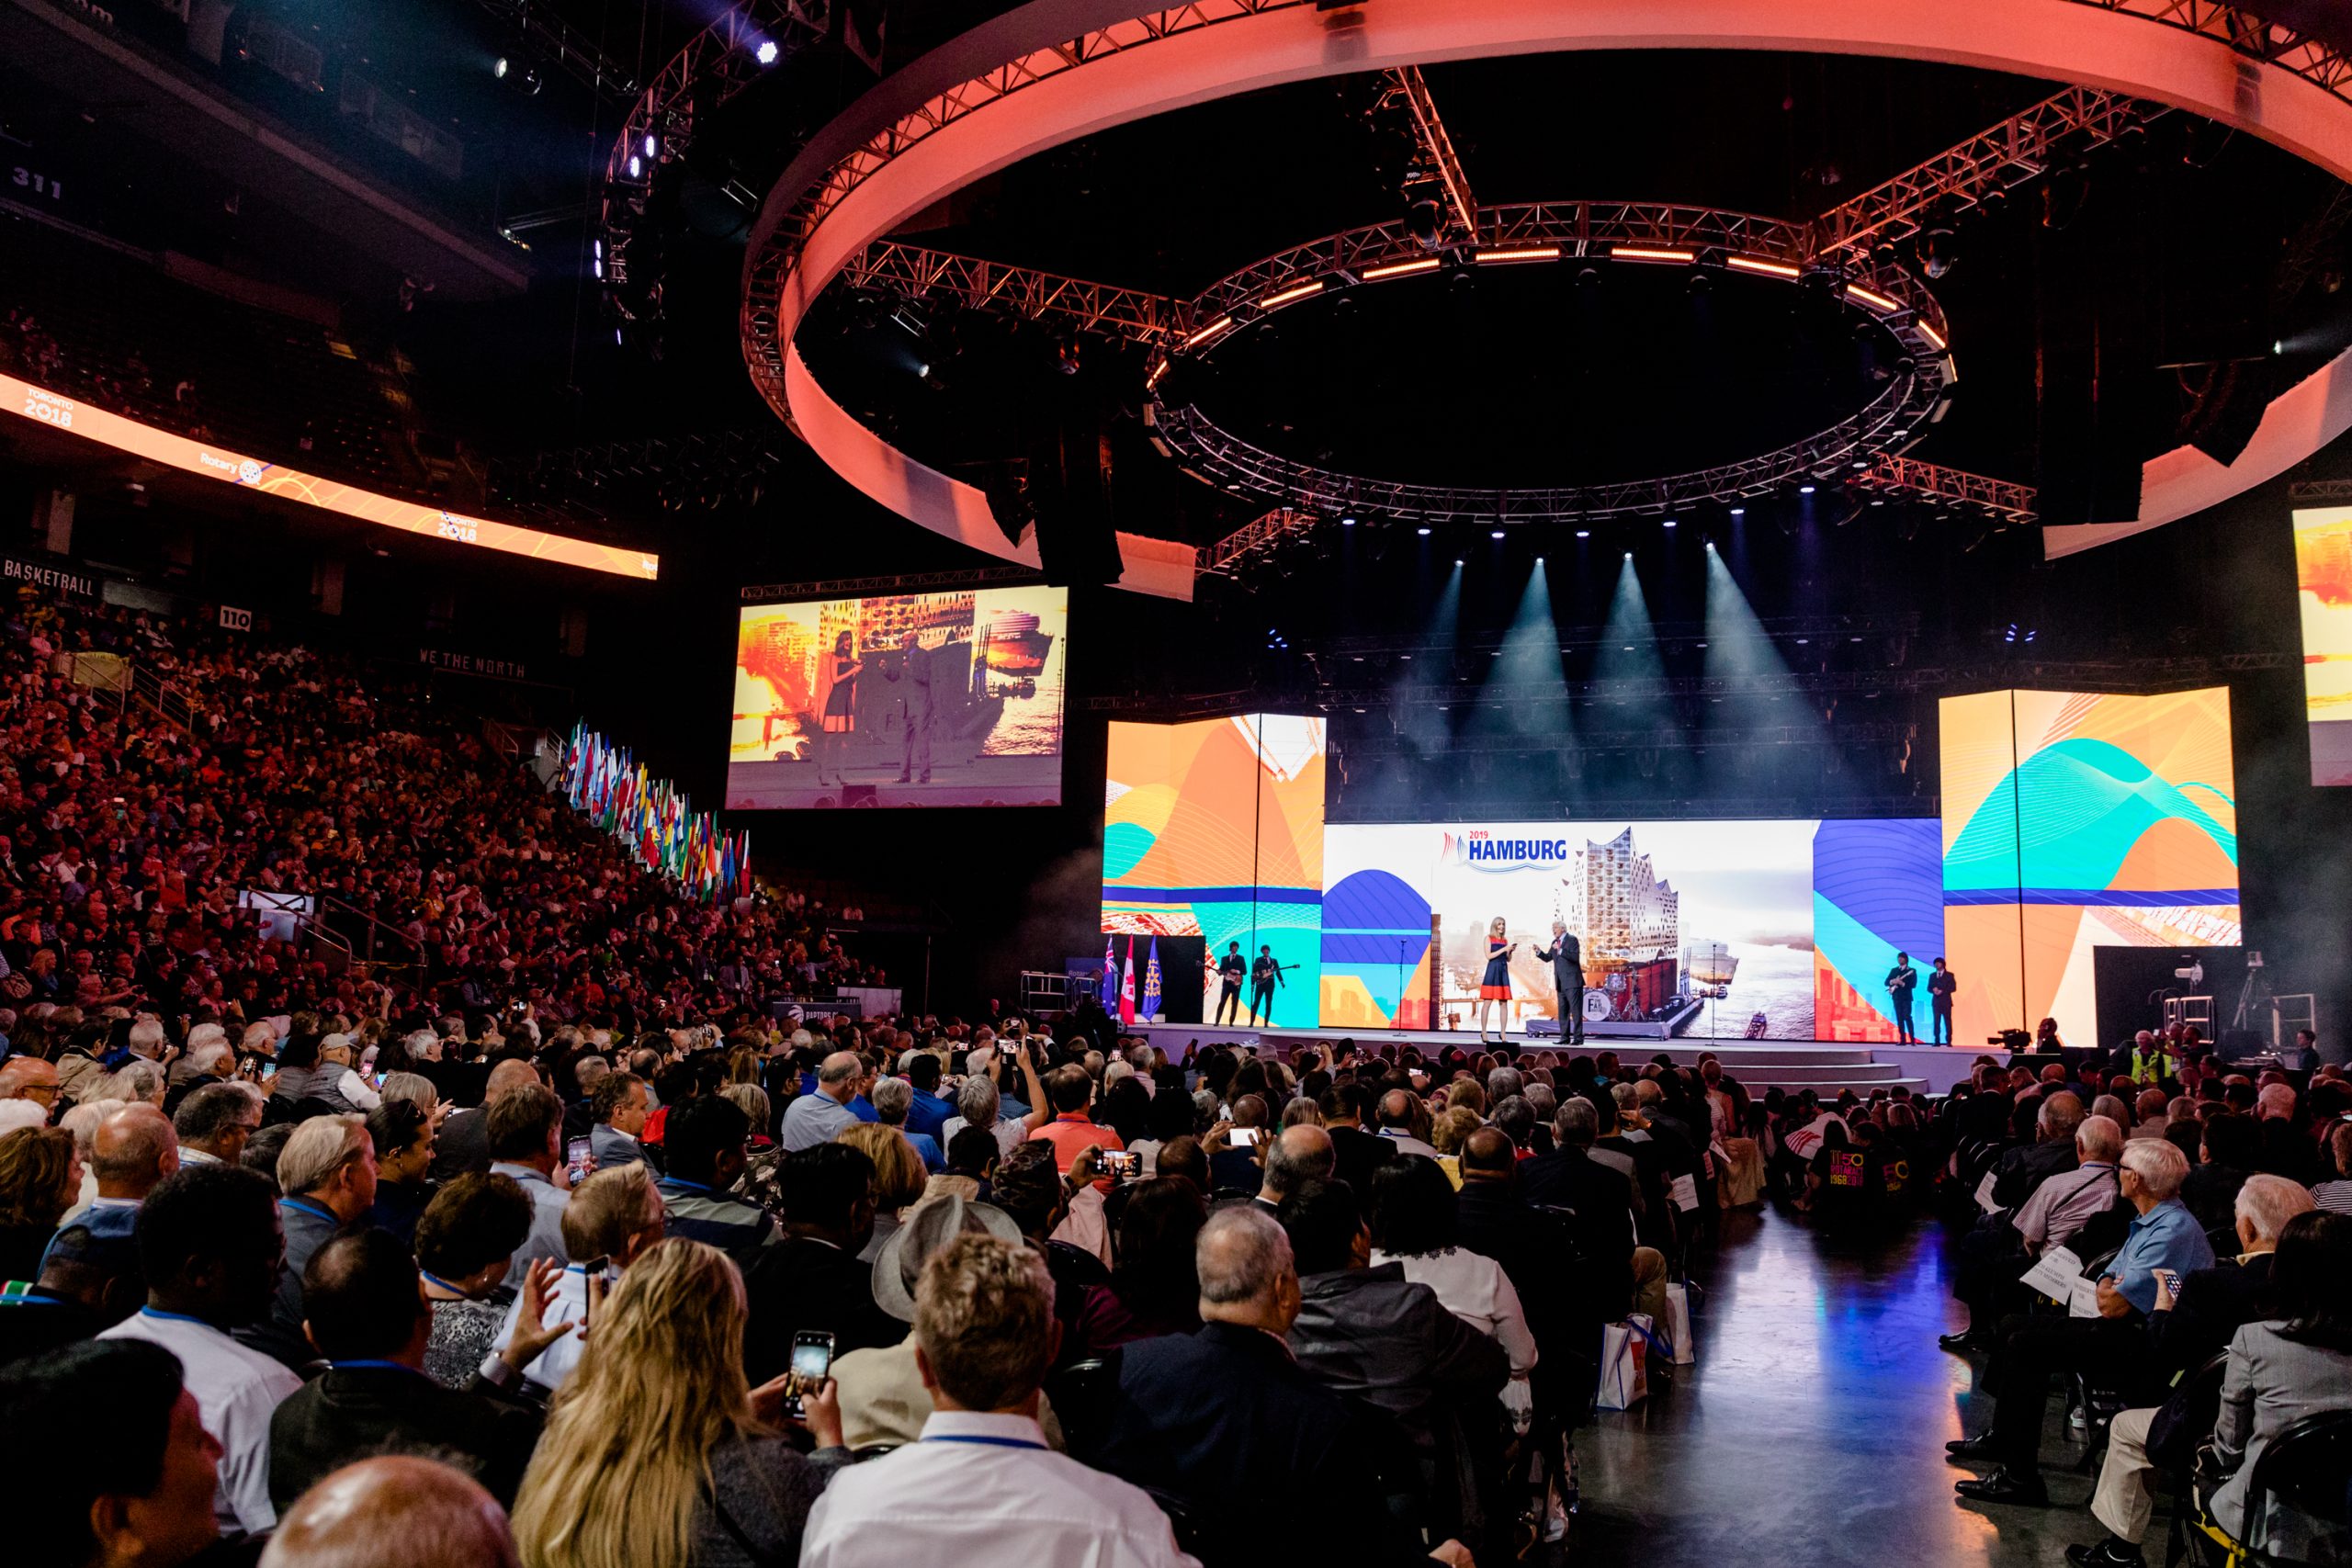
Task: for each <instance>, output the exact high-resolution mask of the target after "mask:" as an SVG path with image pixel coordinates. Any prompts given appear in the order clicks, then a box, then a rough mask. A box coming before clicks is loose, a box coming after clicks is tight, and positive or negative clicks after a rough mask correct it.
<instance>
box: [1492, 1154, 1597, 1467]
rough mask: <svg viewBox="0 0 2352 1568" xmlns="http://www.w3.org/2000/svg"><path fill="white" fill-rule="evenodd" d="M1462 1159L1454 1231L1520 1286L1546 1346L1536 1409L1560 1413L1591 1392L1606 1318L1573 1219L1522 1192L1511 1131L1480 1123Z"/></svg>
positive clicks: (1533, 1328)
mask: <svg viewBox="0 0 2352 1568" xmlns="http://www.w3.org/2000/svg"><path fill="white" fill-rule="evenodd" d="M1530 1163H1532V1162H1530ZM1461 1166H1462V1191H1461V1194H1460V1196H1459V1198H1458V1199H1457V1201H1456V1203H1455V1209H1454V1226H1455V1229H1454V1235H1455V1237H1456V1239H1458V1240H1459V1241H1460V1242H1461V1243H1462V1245H1463V1246H1464V1247H1468V1248H1469V1249H1470V1250H1471V1251H1473V1252H1475V1253H1477V1254H1478V1255H1480V1256H1481V1257H1484V1258H1493V1259H1494V1260H1495V1261H1496V1262H1498V1263H1499V1264H1501V1265H1502V1269H1503V1273H1504V1274H1505V1275H1507V1276H1509V1278H1510V1283H1511V1288H1512V1289H1513V1290H1515V1291H1517V1292H1519V1301H1520V1305H1521V1308H1522V1309H1524V1310H1525V1312H1526V1314H1527V1327H1528V1330H1529V1332H1530V1333H1532V1334H1533V1335H1534V1336H1535V1345H1536V1348H1537V1349H1538V1350H1540V1351H1541V1352H1542V1355H1541V1356H1540V1357H1539V1358H1538V1359H1537V1360H1536V1363H1535V1373H1534V1380H1533V1382H1534V1394H1535V1413H1536V1416H1537V1417H1538V1418H1539V1419H1543V1420H1547V1421H1548V1420H1556V1419H1558V1418H1559V1417H1561V1416H1564V1415H1565V1414H1566V1413H1567V1411H1568V1409H1569V1407H1570V1406H1571V1404H1581V1402H1582V1400H1583V1398H1584V1397H1585V1394H1586V1393H1588V1392H1589V1388H1590V1385H1591V1382H1592V1375H1593V1371H1594V1361H1593V1356H1594V1352H1595V1350H1596V1349H1597V1348H1598V1342H1597V1340H1596V1338H1595V1331H1596V1330H1597V1329H1598V1328H1599V1327H1600V1325H1601V1324H1602V1323H1604V1322H1607V1321H1609V1320H1608V1318H1605V1317H1603V1316H1601V1315H1600V1304H1599V1303H1596V1302H1595V1301H1594V1300H1593V1299H1592V1291H1591V1286H1590V1282H1589V1281H1590V1279H1591V1276H1592V1273H1593V1270H1592V1269H1591V1266H1590V1265H1589V1263H1582V1262H1581V1260H1579V1259H1578V1258H1577V1248H1576V1235H1575V1227H1574V1225H1573V1224H1572V1222H1570V1221H1568V1220H1567V1219H1566V1218H1564V1217H1563V1216H1561V1215H1558V1214H1555V1213H1547V1212H1545V1211H1544V1210H1541V1209H1538V1208H1536V1207H1535V1205H1534V1204H1532V1203H1530V1202H1529V1201H1527V1200H1526V1199H1525V1198H1524V1197H1522V1196H1521V1193H1520V1190H1519V1170H1520V1166H1521V1161H1520V1158H1519V1155H1518V1151H1517V1150H1516V1149H1514V1148H1513V1147H1512V1145H1511V1141H1510V1137H1509V1136H1507V1135H1506V1134H1503V1133H1501V1132H1499V1131H1498V1130H1497V1129H1495V1128H1493V1127H1481V1128H1479V1129H1478V1130H1477V1131H1476V1132H1475V1133H1473V1134H1470V1135H1469V1136H1468V1137H1467V1138H1464V1140H1463V1141H1462V1159H1461ZM1610 1174H1611V1175H1612V1176H1613V1175H1615V1174H1616V1173H1615V1172H1614V1171H1611V1173H1610Z"/></svg>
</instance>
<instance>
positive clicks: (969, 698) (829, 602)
mask: <svg viewBox="0 0 2352 1568" xmlns="http://www.w3.org/2000/svg"><path fill="white" fill-rule="evenodd" d="M1068 634H1069V591H1068V590H1066V589H1062V588H1054V587H1047V586H1045V585H1043V584H1024V585H1023V586H1020V587H1015V588H984V589H977V590H975V589H968V588H967V589H960V590H950V591H944V592H935V593H898V594H890V595H887V596H882V597H876V598H866V599H822V600H813V601H808V602H803V603H797V604H755V605H747V606H745V607H744V610H743V613H742V616H741V622H740V624H739V626H738V627H737V632H736V638H735V712H734V725H733V733H732V735H731V737H730V739H729V748H728V764H727V805H728V807H729V808H730V809H733V810H747V809H759V808H762V807H881V806H1054V805H1058V804H1059V803H1060V801H1061V795H1062V698H1063V671H1064V669H1065V666H1066V660H1067V659H1068V652H1069V650H1068V647H1067V644H1068V641H1069V636H1068Z"/></svg>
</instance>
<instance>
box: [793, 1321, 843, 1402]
mask: <svg viewBox="0 0 2352 1568" xmlns="http://www.w3.org/2000/svg"><path fill="white" fill-rule="evenodd" d="M832 1370H833V1337H832V1336H831V1335H830V1334H811V1333H807V1332H802V1333H799V1334H796V1335H794V1336H793V1337H792V1375H793V1376H795V1377H797V1378H798V1379H800V1380H801V1381H802V1382H806V1383H811V1384H813V1383H817V1382H822V1381H823V1380H824V1379H825V1378H826V1377H828V1376H830V1375H831V1372H832ZM784 1407H785V1408H786V1410H788V1411H790V1412H791V1413H792V1414H793V1415H794V1416H799V1415H800V1413H801V1405H800V1396H799V1395H798V1394H797V1393H796V1394H793V1395H792V1396H790V1397H789V1398H787V1399H786V1401H785V1402H784Z"/></svg>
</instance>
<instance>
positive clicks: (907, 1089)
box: [873, 1056, 947, 1172]
mask: <svg viewBox="0 0 2352 1568" xmlns="http://www.w3.org/2000/svg"><path fill="white" fill-rule="evenodd" d="M921 1059H922V1060H923V1061H926V1062H928V1061H931V1058H930V1057H928V1056H924V1057H922V1058H921ZM936 1065H937V1064H935V1063H934V1064H933V1066H936ZM873 1102H874V1114H875V1116H876V1118H877V1119H878V1120H879V1124H880V1125H882V1126H885V1127H888V1128H890V1129H891V1130H892V1131H894V1132H896V1133H897V1134H899V1136H900V1137H902V1138H904V1139H906V1141H907V1146H908V1147H910V1148H911V1149H913V1150H914V1152H915V1157H916V1158H918V1159H920V1160H921V1161H922V1168H923V1169H924V1170H925V1171H927V1172H936V1171H942V1170H945V1169H946V1168H947V1156H946V1155H945V1153H944V1152H943V1151H942V1150H941V1148H940V1146H939V1140H938V1139H937V1138H935V1137H933V1136H932V1135H931V1134H928V1133H918V1132H916V1131H915V1130H914V1129H913V1128H911V1127H910V1126H908V1125H907V1113H908V1111H910V1109H912V1107H913V1104H914V1089H913V1088H912V1087H911V1086H910V1085H909V1084H908V1082H907V1080H906V1079H904V1078H883V1079H881V1080H879V1081H878V1082H876V1084H875V1086H874V1094H873Z"/></svg>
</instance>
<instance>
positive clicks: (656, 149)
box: [645, 130, 662, 158]
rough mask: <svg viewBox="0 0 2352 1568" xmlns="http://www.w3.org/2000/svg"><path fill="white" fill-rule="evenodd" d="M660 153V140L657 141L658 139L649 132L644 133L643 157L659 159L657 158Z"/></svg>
mask: <svg viewBox="0 0 2352 1568" xmlns="http://www.w3.org/2000/svg"><path fill="white" fill-rule="evenodd" d="M661 152H662V142H661V141H660V139H659V138H657V137H656V136H655V135H654V134H653V133H652V132H651V131H650V130H649V131H647V132H646V133H645V155H646V156H647V157H649V158H654V157H659V156H660V155H661Z"/></svg>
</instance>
